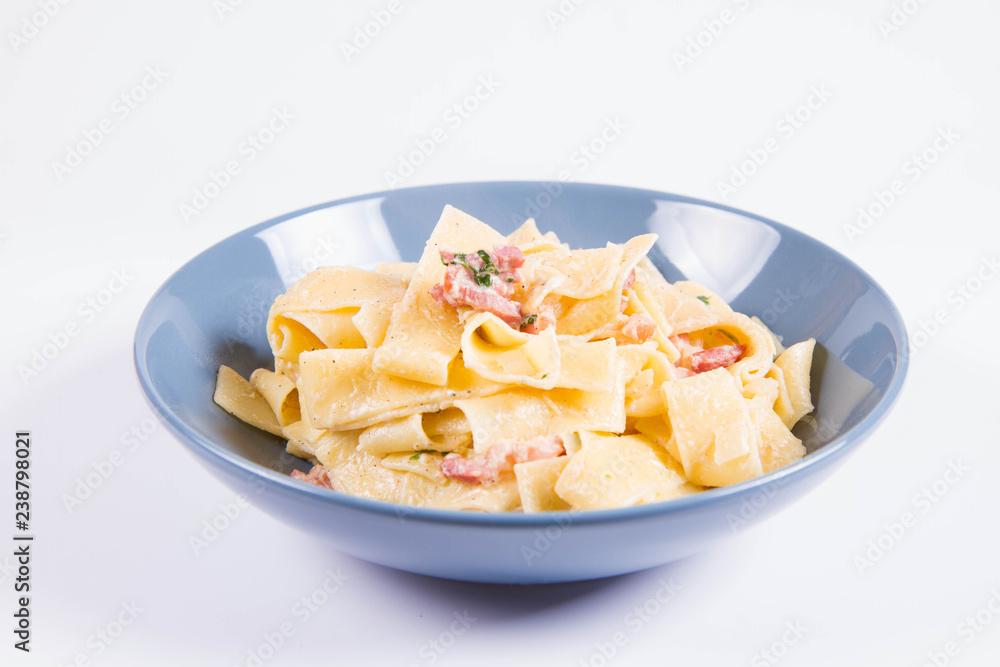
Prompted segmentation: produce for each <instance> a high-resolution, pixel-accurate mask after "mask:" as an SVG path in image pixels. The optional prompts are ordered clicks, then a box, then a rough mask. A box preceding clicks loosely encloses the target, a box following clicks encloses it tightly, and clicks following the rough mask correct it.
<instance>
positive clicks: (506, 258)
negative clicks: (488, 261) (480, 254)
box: [490, 245, 524, 273]
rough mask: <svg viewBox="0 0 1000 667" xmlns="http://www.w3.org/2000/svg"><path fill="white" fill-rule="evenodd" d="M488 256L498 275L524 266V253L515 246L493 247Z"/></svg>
mask: <svg viewBox="0 0 1000 667" xmlns="http://www.w3.org/2000/svg"><path fill="white" fill-rule="evenodd" d="M490 256H491V257H492V258H493V265H494V266H496V267H497V271H499V272H500V273H506V272H509V271H516V270H518V269H519V268H521V267H522V266H524V253H523V252H521V249H520V248H518V247H517V246H516V245H495V246H493V252H492V253H490Z"/></svg>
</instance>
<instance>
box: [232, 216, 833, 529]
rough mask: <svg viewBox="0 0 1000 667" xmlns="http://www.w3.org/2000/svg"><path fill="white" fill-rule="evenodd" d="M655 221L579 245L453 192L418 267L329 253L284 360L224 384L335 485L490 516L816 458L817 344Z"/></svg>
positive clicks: (603, 504)
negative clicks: (667, 273) (332, 259)
mask: <svg viewBox="0 0 1000 667" xmlns="http://www.w3.org/2000/svg"><path fill="white" fill-rule="evenodd" d="M655 243H656V236H655V235H653V234H647V235H643V236H638V237H636V238H633V239H631V240H628V241H626V242H625V243H607V244H606V245H605V247H603V248H591V249H575V250H574V249H571V246H570V245H568V244H566V243H563V242H562V241H561V240H560V239H559V238H558V237H557V236H556V235H555V234H553V233H552V232H546V233H542V232H541V231H539V229H538V227H537V225H536V223H535V221H534V220H528V221H526V222H525V223H524V224H523V225H522V226H521V227H519V228H518V229H516V230H514V231H512V232H511V233H510V234H508V235H507V236H504V235H502V234H500V233H499V232H498V231H496V230H494V229H492V228H491V227H489V226H488V225H486V224H485V223H483V222H481V221H479V220H476V219H475V218H473V217H472V216H469V215H467V214H465V213H463V212H461V211H459V210H457V209H455V208H452V207H450V206H448V207H445V209H444V211H443V213H442V214H441V217H440V219H439V220H438V223H437V226H436V227H435V228H434V230H433V232H432V233H431V236H430V238H429V239H428V241H427V244H426V246H425V248H424V249H423V252H422V254H421V257H420V260H419V261H418V262H395V263H386V264H379V265H378V266H377V267H376V269H375V270H374V271H364V270H361V269H357V268H353V267H323V268H320V269H317V270H316V271H313V272H312V273H310V274H309V275H307V276H306V277H304V278H302V279H301V280H300V281H299V282H297V283H296V284H295V285H293V286H291V287H290V288H289V289H288V291H287V292H285V293H284V294H282V295H281V296H279V297H278V298H277V299H276V300H275V302H274V304H273V306H272V308H271V311H270V314H269V317H268V321H267V335H268V341H269V343H270V345H271V348H272V352H273V354H274V370H270V369H258V370H257V371H255V372H254V373H253V374H252V376H251V377H250V379H249V381H248V380H246V379H244V378H242V377H241V376H240V375H239V374H237V373H236V372H235V371H233V370H232V369H230V368H228V367H225V366H223V367H222V368H221V369H220V371H219V376H218V381H217V386H216V391H215V401H216V403H218V404H219V405H220V406H221V407H223V408H224V409H225V410H227V411H228V412H230V413H232V414H233V415H234V416H236V417H238V418H239V419H241V420H243V421H245V422H247V423H249V424H251V425H253V426H256V427H258V428H260V429H263V430H265V431H268V432H269V433H272V434H274V435H275V436H278V437H281V438H283V439H284V440H285V441H286V447H287V449H288V451H289V452H290V453H292V454H294V455H296V456H298V457H301V458H303V459H305V460H307V461H309V462H311V463H312V464H313V468H312V470H311V471H310V472H309V473H308V474H306V473H304V472H300V471H295V472H293V477H296V478H297V479H299V480H301V481H303V482H306V483H310V484H315V485H318V486H323V487H326V488H329V489H331V490H332V491H334V492H339V493H348V494H352V495H356V496H361V497H365V498H371V499H375V500H382V501H387V502H393V503H403V504H407V505H414V506H421V507H437V508H448V509H462V510H476V511H487V512H502V511H524V512H549V511H568V510H574V511H576V510H595V509H602V508H612V507H625V506H629V505H637V504H645V503H654V502H664V501H669V500H670V499H673V498H678V497H681V496H685V495H689V494H692V493H699V492H701V491H703V490H705V489H707V488H711V487H717V486H723V485H728V484H733V483H736V482H740V481H744V480H747V479H751V478H753V477H755V476H758V475H762V474H765V473H767V472H771V471H773V470H776V469H778V468H780V467H782V466H785V465H788V464H790V463H793V462H795V461H797V460H799V459H801V458H802V457H803V456H804V455H805V448H804V447H803V445H802V443H801V441H800V440H799V439H798V438H797V437H796V436H795V435H794V434H793V433H792V431H791V429H792V428H793V427H794V426H795V424H796V422H798V421H799V420H800V419H801V418H802V417H803V416H805V415H806V414H807V413H809V412H810V411H811V410H812V409H813V406H812V398H811V393H810V381H809V378H810V372H811V364H812V355H813V350H814V346H815V341H813V340H812V339H810V340H808V341H805V342H801V343H797V344H793V345H790V346H789V347H788V348H787V349H785V348H784V347H783V346H782V344H781V340H780V338H779V337H778V336H777V335H776V334H775V333H774V332H772V331H770V330H769V329H768V328H767V326H766V325H764V323H763V322H762V321H761V320H759V319H757V318H754V317H748V316H746V315H744V314H742V313H737V312H734V311H733V310H732V308H730V307H729V305H728V304H727V303H725V302H724V301H723V300H722V299H721V298H720V297H719V296H718V295H717V294H715V293H714V292H712V291H711V290H709V289H708V288H707V287H705V286H703V285H700V284H698V283H694V282H689V281H681V282H677V283H673V284H671V283H670V282H668V281H667V280H666V279H665V278H664V277H663V275H662V274H661V273H660V272H659V270H658V269H657V268H656V266H655V265H654V264H653V263H652V262H651V261H650V260H649V258H648V257H647V256H646V255H647V253H648V252H649V250H650V248H651V247H652V246H653V245H654V244H655Z"/></svg>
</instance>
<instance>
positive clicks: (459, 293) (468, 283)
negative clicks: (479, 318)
mask: <svg viewBox="0 0 1000 667" xmlns="http://www.w3.org/2000/svg"><path fill="white" fill-rule="evenodd" d="M496 284H497V281H496V279H494V280H493V281H492V284H491V285H490V287H484V286H481V285H477V284H476V282H475V280H473V278H472V274H471V273H470V272H469V271H468V270H467V269H466V268H465V267H462V266H457V265H454V264H452V265H450V266H449V267H448V269H447V271H445V274H444V284H443V285H435V286H434V287H432V288H431V290H430V292H431V295H432V296H433V297H434V298H435V299H438V300H439V301H444V302H445V303H448V304H450V305H452V306H456V307H457V306H470V307H472V308H473V309H475V310H478V311H480V312H489V313H493V314H494V315H496V316H497V317H499V318H500V319H502V320H503V321H504V322H506V323H507V324H508V325H510V326H512V327H514V328H517V327H519V326H521V304H519V303H517V302H516V301H511V300H510V299H508V298H506V297H505V296H502V295H501V294H499V293H498V292H497V291H496V289H495V287H496Z"/></svg>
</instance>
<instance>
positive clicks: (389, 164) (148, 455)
mask: <svg viewBox="0 0 1000 667" xmlns="http://www.w3.org/2000/svg"><path fill="white" fill-rule="evenodd" d="M335 4H336V5H338V6H335ZM344 4H347V3H325V2H318V1H309V2H307V1H302V2H296V3H276V2H275V3H263V2H241V1H240V0H200V1H197V2H196V1H191V0H189V1H187V2H171V3H157V4H156V6H155V7H152V6H150V4H149V3H129V2H124V1H123V0H106V1H105V2H100V3H94V2H91V3H82V2H81V3H66V4H64V2H63V0H10V1H7V2H5V3H4V5H3V9H2V10H0V11H2V19H0V27H2V28H3V31H4V34H5V40H4V41H5V44H4V46H3V47H0V52H2V55H0V81H2V86H0V96H2V102H0V169H2V175H0V188H2V190H0V272H2V277H3V283H4V285H5V286H4V287H3V288H2V294H3V304H4V305H3V312H4V313H5V314H4V316H3V320H2V321H3V325H2V326H3V341H4V344H3V346H2V350H3V352H2V355H3V360H4V364H3V373H2V375H0V391H2V392H3V400H2V405H3V413H2V414H3V419H2V430H0V439H2V446H0V452H2V454H0V479H2V480H3V481H2V482H0V487H2V488H3V489H4V491H3V493H2V494H0V497H2V499H3V500H2V502H3V513H4V516H5V517H7V519H6V521H8V522H9V523H7V524H5V525H7V526H9V527H7V528H4V529H2V530H0V541H3V542H5V543H7V544H8V546H4V547H2V548H0V554H3V555H0V611H2V615H3V618H5V619H6V620H5V621H4V622H3V623H2V626H3V634H2V636H3V637H4V640H3V647H2V649H0V656H2V657H0V663H3V664H5V665H7V664H15V665H21V664H24V665H69V664H79V665H128V666H133V665H143V666H152V665H179V664H187V665H260V664H282V665H298V664H345V665H353V664H378V665H403V666H405V665H411V664H414V665H432V664H436V665H468V664H476V665H494V664H495V665H511V664H546V665H567V666H577V665H593V666H595V667H596V666H599V665H604V664H614V665H647V664H648V665H675V664H676V665H693V664H704V665H741V664H742V665H752V666H758V665H774V664H782V665H789V666H791V665H811V666H812V665H837V666H840V665H846V664H852V665H853V664H878V665H923V664H932V665H943V664H954V665H960V666H962V667H965V666H970V667H971V666H973V665H995V664H997V662H996V661H997V657H998V656H1000V565H998V563H1000V537H998V528H997V526H998V522H997V517H996V508H997V507H998V505H1000V484H998V483H997V479H996V475H997V474H998V473H997V471H998V468H1000V441H998V435H997V428H996V421H995V418H996V415H997V398H998V395H997V390H996V384H995V381H996V374H997V372H998V371H1000V362H998V352H997V345H996V343H995V342H994V339H993V336H995V335H996V333H997V332H998V331H1000V318H998V312H1000V309H998V307H997V306H998V295H1000V278H997V276H996V274H997V271H998V266H997V264H996V261H997V255H998V252H1000V231H998V227H997V224H996V223H997V217H996V216H997V213H996V210H997V209H996V202H997V201H998V200H1000V199H998V195H1000V188H998V183H1000V163H998V161H997V148H998V147H1000V129H998V128H1000V124H998V123H997V118H998V117H1000V94H998V91H1000V88H998V86H997V76H998V73H1000V47H998V46H997V41H996V36H995V32H996V26H997V25H998V22H1000V4H998V3H996V2H993V1H992V0H964V1H962V2H948V3H945V2H917V0H894V1H891V0H881V1H879V2H865V1H863V0H850V1H842V2H836V3H834V2H822V1H820V0H808V1H800V2H795V3H792V2H778V1H776V0H775V1H767V0H761V1H759V2H754V1H752V0H731V1H730V0H716V1H714V2H711V3H707V2H703V3H694V2H662V3H657V2H650V1H645V2H615V1H612V0H603V1H596V0H595V1H582V0H562V1H561V2H560V1H559V0H551V1H549V2H541V3H532V2H527V1H518V2H505V3H489V4H487V3H470V2H457V1H448V2H445V1H439V2H427V3H416V2H409V1H406V0H372V1H368V2H363V3H353V4H354V5H355V6H354V7H352V8H350V9H347V8H344V7H341V6H340V5H344ZM366 31H367V32H368V33H369V35H370V36H366V35H365V32H366ZM456 105H458V106H457V107H456ZM599 139H600V140H599ZM421 146H422V147H423V148H420V147H421ZM587 146H592V148H590V149H587V148H585V147H587ZM416 150H419V151H422V154H417V155H416V157H415V158H413V159H412V160H411V155H412V154H413V152H414V151H416ZM401 161H403V162H407V163H408V164H403V162H401ZM413 162H419V163H420V164H419V165H417V166H415V167H413V169H412V173H410V171H411V169H410V166H412V163H413ZM224 172H228V173H224ZM559 178H562V179H564V180H574V181H589V182H600V183H613V184H620V185H628V186H637V187H643V188H651V189H657V190H664V191H668V192H674V193H679V194H684V195H690V196H694V197H700V198H705V199H710V200H716V201H724V202H726V203H728V204H731V205H734V206H737V207H740V208H743V209H746V210H749V211H752V212H754V213H758V214H761V215H764V216H766V217H769V218H772V219H775V220H778V221H780V222H784V223H786V224H788V225H791V226H793V227H796V228H798V229H800V230H802V231H804V232H806V233H808V234H811V235H813V236H814V237H816V238H818V239H820V240H822V241H824V242H825V243H827V244H829V245H831V246H833V247H834V248H836V249H838V250H839V251H841V252H843V253H845V254H846V255H847V256H848V257H850V258H851V259H853V260H854V261H855V262H857V263H858V264H860V265H861V266H862V267H863V268H864V269H865V270H867V271H868V272H870V273H871V274H872V275H873V276H874V277H875V279H876V280H878V281H879V282H880V283H881V284H882V285H883V286H884V287H885V288H886V290H887V291H888V292H889V294H890V295H891V296H892V297H893V299H894V300H895V302H896V303H897V304H898V306H899V307H900V309H901V311H902V312H903V315H904V317H905V320H906V322H907V324H908V326H909V327H910V331H911V335H914V340H915V342H917V343H919V344H920V346H919V348H918V349H917V353H916V355H915V356H914V358H913V362H912V366H911V369H910V376H909V378H908V379H907V384H906V387H905V389H904V391H903V394H902V396H901V398H900V400H899V403H898V405H897V407H896V408H895V410H894V411H893V412H892V413H891V415H890V416H889V418H888V419H887V420H886V421H885V423H884V425H883V426H882V427H881V428H880V429H879V430H878V431H877V432H876V433H875V435H874V436H873V437H872V438H871V439H870V440H869V441H868V442H866V443H865V444H864V445H863V446H862V447H861V448H860V449H859V450H858V451H857V453H856V454H855V455H854V456H853V457H852V458H850V460H849V461H848V462H847V463H846V464H845V465H844V466H843V468H841V469H840V470H839V471H838V472H837V473H836V474H835V475H834V476H833V477H831V478H830V479H829V480H828V481H827V482H825V483H824V484H822V486H820V487H819V488H817V489H816V490H815V491H814V492H813V493H811V494H810V495H808V496H807V497H805V498H804V499H803V500H802V501H801V502H799V503H797V504H796V505H795V506H794V507H792V508H791V509H789V510H787V511H785V512H783V513H782V514H780V515H779V516H777V517H775V518H773V519H771V520H770V521H768V522H766V523H764V524H762V525H760V526H758V527H755V528H753V529H749V530H745V531H740V532H739V533H738V534H736V535H735V536H734V537H733V539H731V540H729V541H728V542H727V543H725V544H724V545H723V546H720V547H719V548H717V549H714V550H712V551H709V552H707V553H702V554H700V555H697V556H693V557H691V558H688V559H686V560H684V561H681V562H678V563H675V564H672V565H667V566H664V567H660V568H657V569H654V570H650V571H647V572H642V573H638V574H634V575H630V576H625V577H619V578H615V579H611V580H606V581H598V582H590V583H583V584H576V585H565V586H553V587H538V588H514V587H505V586H498V587H481V586H476V585H471V584H461V583H449V582H444V581H438V580H432V579H427V578H423V577H419V576H415V575H410V574H405V573H400V572H396V571H392V570H388V569H384V568H382V567H378V566H375V565H371V564H368V563H365V562H362V561H358V560H355V559H353V558H350V557H347V556H345V555H342V554H340V553H338V552H337V551H336V550H335V549H333V548H332V547H330V546H328V545H327V544H325V543H323V542H321V541H320V540H319V539H317V538H314V537H311V536H310V535H308V534H305V533H302V532H298V531H296V530H293V529H292V528H290V527H287V526H285V525H283V524H282V523H279V522H278V521H276V520H274V519H272V518H271V517H270V516H267V515H265V514H263V513H262V512H261V511H259V510H258V509H257V508H255V507H252V506H251V507H246V508H242V507H239V508H237V509H238V511H239V513H238V516H236V518H233V519H232V521H231V522H230V524H229V525H228V527H227V528H226V529H225V530H224V531H223V532H221V533H220V534H219V535H218V536H217V537H216V538H215V539H214V540H212V541H211V542H210V543H209V544H208V546H207V548H204V549H200V550H198V553H197V554H196V553H195V549H194V548H193V547H192V542H191V538H192V536H203V533H204V530H205V528H204V527H205V522H206V521H211V520H212V519H213V518H215V517H217V516H218V515H219V514H220V513H223V512H224V511H225V510H226V508H227V507H228V508H229V509H230V512H231V513H235V510H234V509H233V507H232V504H233V503H234V496H233V494H232V493H231V492H229V491H228V490H227V489H226V488H225V487H224V486H222V485H221V484H220V483H219V482H217V481H216V480H215V479H214V478H213V477H211V476H210V475H209V474H208V473H207V472H206V471H205V470H204V469H203V468H202V467H201V466H200V465H199V464H198V463H197V462H196V461H195V459H194V458H193V457H192V456H190V455H189V454H188V453H187V452H186V450H185V449H184V448H183V447H182V446H181V445H180V444H179V443H178V442H176V441H175V440H174V439H173V438H172V437H171V436H170V435H168V434H167V433H166V432H165V429H164V428H163V427H160V426H157V425H156V423H155V421H154V420H153V419H152V417H151V413H150V411H149V409H148V408H147V406H146V404H145V402H144V401H143V399H142V397H141V395H140V391H139V388H138V383H137V381H136V379H135V373H134V370H133V366H132V360H131V344H132V336H133V332H134V327H135V323H136V320H137V318H138V316H139V313H140V312H141V309H142V307H143V306H144V304H145V303H146V301H147V300H148V298H149V297H150V296H151V294H152V293H153V291H154V290H155V289H156V288H157V286H158V285H160V283H161V282H162V281H163V280H164V279H166V278H167V276H169V275H170V274H171V273H172V272H173V271H175V270H176V269H177V268H178V267H180V266H181V265H182V264H183V263H184V262H186V261H187V260H188V259H190V258H191V257H193V256H194V255H196V254H197V253H199V252H200V251H202V250H204V249H205V248H207V247H208V246H209V245H211V244H212V243H214V242H216V241H218V240H220V239H222V238H224V237H226V236H228V235H230V234H232V233H234V232H236V231H237V230H240V229H243V228H245V227H247V226H249V225H251V224H254V223H257V222H260V221H263V220H266V219H268V218H271V217H273V216H276V215H278V214H281V213H285V212H288V211H292V210H295V209H298V208H302V207H304V206H307V205H311V204H315V203H319V202H324V201H330V200H333V199H337V198H341V197H346V196H351V195H358V194H364V193H367V192H373V191H378V190H383V189H386V188H387V187H389V186H392V185H398V186H410V185H422V184H429V183H444V182H454V181H469V180H506V179H513V180H522V179H542V180H553V179H559ZM213 179H214V181H215V186H214V187H213V185H212V184H213ZM202 197H204V199H202ZM859 209H860V210H861V212H862V213H864V212H867V215H868V216H870V218H866V217H861V216H860V215H859ZM935 319H936V320H937V321H936V322H935ZM919 331H924V332H925V333H924V335H922V336H920V335H916V334H917V332H919ZM46 346H48V347H46ZM53 346H55V347H53ZM57 348H58V349H57ZM43 350H44V351H45V353H46V354H48V356H50V357H51V358H43V357H36V356H35V355H36V352H37V353H39V354H41V353H42V351H43ZM33 363H34V368H33V367H32V364H33ZM19 430H30V432H31V438H32V445H31V474H32V477H31V480H30V481H31V489H32V491H31V493H32V495H31V532H32V533H33V534H34V535H35V536H36V539H35V541H34V542H33V543H32V546H31V562H30V568H31V570H30V586H31V590H30V597H31V600H30V613H31V642H30V647H31V649H32V650H31V653H30V654H24V653H23V652H21V651H19V650H16V649H14V648H13V645H14V642H15V641H16V637H15V636H14V635H13V634H12V632H11V630H9V629H8V628H9V627H13V621H12V614H13V613H14V612H15V608H16V607H15V605H16V603H17V597H19V595H20V594H19V593H16V592H15V590H14V586H15V585H16V583H17V582H16V579H17V576H18V575H17V569H16V566H17V563H16V562H15V557H14V556H13V550H14V546H12V545H14V544H15V543H14V542H13V541H9V540H11V537H12V536H13V535H14V533H15V532H17V531H15V529H14V527H13V514H14V506H13V503H14V502H15V499H14V498H13V496H12V493H13V490H12V489H13V484H14V481H13V476H14V471H15V467H14V465H15V463H14V461H15V454H14V452H15V433H16V432H17V431H19ZM956 471H957V472H956ZM88 480H89V481H88ZM880 545H881V546H880ZM669 585H672V586H673V588H674V589H676V590H674V593H673V595H672V597H670V599H669V601H668V602H666V603H661V602H658V601H657V594H658V593H659V594H660V598H666V597H668V594H667V593H666V590H665V589H662V590H661V587H665V586H669ZM324 586H325V588H326V589H328V590H333V591H335V592H332V593H330V592H327V590H325V589H324ZM303 598H306V599H308V598H312V600H313V601H312V602H308V604H309V605H312V608H311V609H310V607H309V606H307V604H306V603H304V602H303V601H302V600H303ZM643 608H645V611H642V610H643ZM637 609H638V611H637ZM459 619H464V620H459ZM977 619H978V620H977ZM268 642H270V643H271V644H278V645H280V646H279V647H278V648H277V649H272V648H271V647H270V644H269V643H268ZM606 656H610V657H606Z"/></svg>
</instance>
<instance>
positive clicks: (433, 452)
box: [410, 449, 437, 461]
mask: <svg viewBox="0 0 1000 667" xmlns="http://www.w3.org/2000/svg"><path fill="white" fill-rule="evenodd" d="M421 454H437V452H435V451H434V450H433V449H421V450H420V451H418V452H417V453H416V454H414V455H413V456H411V457H410V460H411V461H416V460H417V459H419V458H420V455H421Z"/></svg>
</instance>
